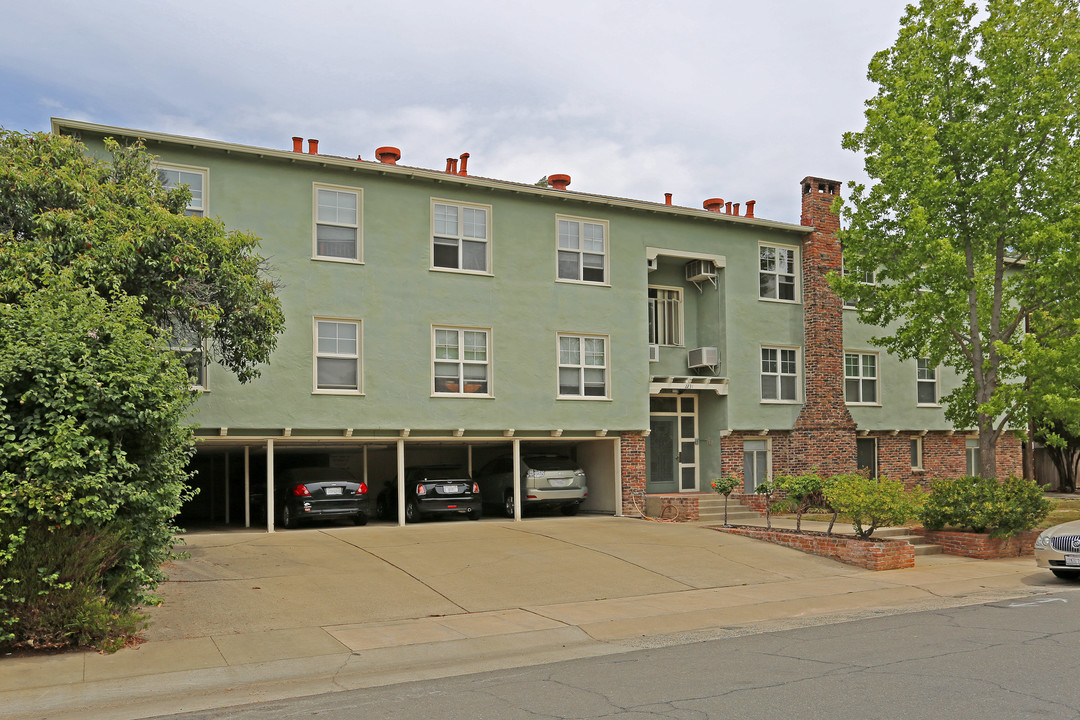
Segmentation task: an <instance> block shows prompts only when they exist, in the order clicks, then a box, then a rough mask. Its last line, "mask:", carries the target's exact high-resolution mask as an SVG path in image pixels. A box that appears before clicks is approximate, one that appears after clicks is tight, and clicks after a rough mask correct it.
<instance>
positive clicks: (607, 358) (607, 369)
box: [555, 331, 612, 402]
mask: <svg viewBox="0 0 1080 720" xmlns="http://www.w3.org/2000/svg"><path fill="white" fill-rule="evenodd" d="M564 337H575V338H578V339H579V340H586V339H589V340H603V341H604V394H603V395H585V394H584V393H585V376H584V373H582V376H581V382H582V385H581V392H582V394H581V395H563V394H562V392H561V390H560V384H559V370H560V369H561V368H563V367H577V368H581V369H582V370H584V368H585V367H586V366H585V365H584V364H581V365H566V366H564V365H563V364H562V347H561V343H560V342H559V341H560V340H561V339H562V338H564ZM582 352H584V350H582ZM581 360H582V362H584V357H582V358H581ZM591 367H594V368H595V367H596V366H595V365H593V366H591ZM611 369H612V368H611V336H610V335H603V334H598V333H578V332H561V331H559V332H556V333H555V399H556V400H586V401H590V402H595V401H598V400H599V401H608V402H610V401H611Z"/></svg>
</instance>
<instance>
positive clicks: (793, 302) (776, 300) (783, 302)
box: [758, 295, 802, 305]
mask: <svg viewBox="0 0 1080 720" xmlns="http://www.w3.org/2000/svg"><path fill="white" fill-rule="evenodd" d="M758 300H759V301H761V302H769V303H780V304H781V305H801V304H802V301H801V300H781V299H780V298H767V297H761V296H760V295H758Z"/></svg>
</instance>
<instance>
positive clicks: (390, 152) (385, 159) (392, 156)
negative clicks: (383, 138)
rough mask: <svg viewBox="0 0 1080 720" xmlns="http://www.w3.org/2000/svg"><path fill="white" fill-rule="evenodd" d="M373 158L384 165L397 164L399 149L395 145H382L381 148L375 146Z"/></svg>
mask: <svg viewBox="0 0 1080 720" xmlns="http://www.w3.org/2000/svg"><path fill="white" fill-rule="evenodd" d="M375 158H376V159H377V160H378V161H379V162H381V163H384V164H386V165H397V161H398V160H400V159H401V151H400V150H398V149H397V148H396V147H390V146H389V145H384V146H383V147H381V148H375Z"/></svg>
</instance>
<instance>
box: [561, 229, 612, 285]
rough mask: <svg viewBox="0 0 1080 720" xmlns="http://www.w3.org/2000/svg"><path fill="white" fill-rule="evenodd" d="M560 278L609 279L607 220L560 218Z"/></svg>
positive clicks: (604, 280)
mask: <svg viewBox="0 0 1080 720" xmlns="http://www.w3.org/2000/svg"><path fill="white" fill-rule="evenodd" d="M558 227H559V251H558V252H559V279H560V280H577V281H579V282H588V283H605V282H607V223H605V222H596V221H590V220H578V219H575V218H565V217H560V218H559V219H558Z"/></svg>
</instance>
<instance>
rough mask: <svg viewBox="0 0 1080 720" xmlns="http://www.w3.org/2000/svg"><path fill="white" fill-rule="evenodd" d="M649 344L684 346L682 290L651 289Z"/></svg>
mask: <svg viewBox="0 0 1080 720" xmlns="http://www.w3.org/2000/svg"><path fill="white" fill-rule="evenodd" d="M649 344H650V345H682V290H679V289H677V288H655V287H651V288H649Z"/></svg>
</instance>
